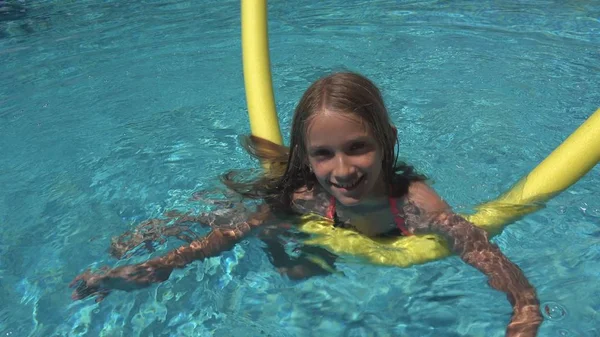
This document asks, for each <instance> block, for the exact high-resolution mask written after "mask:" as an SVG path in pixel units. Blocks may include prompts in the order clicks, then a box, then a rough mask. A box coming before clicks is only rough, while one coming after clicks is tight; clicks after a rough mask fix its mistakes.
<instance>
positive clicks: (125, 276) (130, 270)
mask: <svg viewBox="0 0 600 337" xmlns="http://www.w3.org/2000/svg"><path fill="white" fill-rule="evenodd" d="M270 216H271V212H270V210H269V207H268V206H266V205H260V206H259V207H258V209H257V211H256V212H254V213H252V214H251V216H250V217H248V220H246V221H243V222H240V223H237V224H235V225H232V226H230V227H226V228H213V229H212V230H211V231H210V232H209V233H208V234H207V235H206V236H204V237H202V238H200V239H196V240H193V241H192V242H190V243H189V244H188V245H184V246H181V247H179V248H177V249H175V250H173V251H170V252H169V253H167V254H166V255H164V256H161V257H157V258H154V259H152V260H149V261H146V262H144V263H140V264H135V265H127V266H121V267H117V268H114V269H107V268H104V269H103V270H102V271H101V272H100V273H92V272H90V271H89V270H86V271H85V272H84V273H82V274H80V275H78V276H77V277H76V278H75V279H74V280H73V281H72V282H71V284H70V285H69V286H70V287H72V288H75V290H74V291H73V294H72V296H71V297H72V298H73V299H74V300H78V299H83V298H86V297H89V296H94V295H96V296H97V298H96V301H97V302H99V301H101V300H103V299H104V297H106V296H107V295H108V294H109V293H110V291H111V290H125V291H130V290H135V289H140V288H144V287H147V286H150V285H151V284H153V283H158V282H163V281H166V280H167V279H168V278H169V276H170V275H171V272H172V271H173V269H175V268H183V267H185V266H186V265H188V264H190V263H192V262H194V261H196V260H204V259H205V258H209V257H213V256H217V255H218V254H220V253H222V252H223V251H226V250H229V249H231V248H233V247H234V245H235V244H237V243H238V242H239V241H241V240H242V239H243V238H244V237H246V236H247V235H248V234H250V232H252V231H253V230H254V229H255V228H257V227H259V226H261V225H262V224H263V223H264V222H265V221H266V220H267V219H268V218H269V217H270Z"/></svg>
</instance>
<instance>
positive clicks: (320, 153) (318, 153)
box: [311, 150, 331, 158]
mask: <svg viewBox="0 0 600 337" xmlns="http://www.w3.org/2000/svg"><path fill="white" fill-rule="evenodd" d="M311 155H312V156H313V157H317V158H327V157H329V156H331V152H330V151H327V150H316V151H314V152H312V153H311Z"/></svg>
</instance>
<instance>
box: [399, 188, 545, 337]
mask: <svg viewBox="0 0 600 337" xmlns="http://www.w3.org/2000/svg"><path fill="white" fill-rule="evenodd" d="M404 212H405V216H406V221H407V224H408V225H409V226H410V227H412V229H413V231H415V232H416V233H418V232H434V233H438V234H440V235H442V236H444V237H446V238H447V239H448V242H449V243H450V245H451V247H452V248H453V250H454V251H455V252H456V253H457V254H459V255H460V257H461V258H462V259H463V260H464V261H465V262H467V263H468V264H470V265H472V266H473V267H475V268H477V269H478V270H480V271H481V272H483V273H484V274H485V275H486V276H487V277H488V279H489V284H490V285H491V286H492V287H493V288H495V289H497V290H500V291H502V292H504V293H506V294H507V297H508V300H509V302H510V303H511V305H512V306H513V316H512V319H511V321H510V324H509V326H508V329H507V336H535V335H536V333H537V330H538V328H539V326H540V325H541V323H542V316H541V314H540V310H539V301H538V298H537V294H536V291H535V289H534V287H533V286H532V285H531V284H530V283H529V281H528V280H527V278H526V277H525V275H524V274H523V272H522V271H521V269H520V268H519V267H518V266H517V265H515V264H514V263H512V262H511V261H510V260H509V259H508V258H507V257H506V256H505V255H504V254H503V253H502V251H501V250H500V249H499V248H498V246H496V245H495V244H493V243H491V242H490V241H489V238H488V234H487V232H486V231H485V230H483V229H481V228H479V227H476V226H475V225H473V224H472V223H470V222H469V221H467V220H466V219H464V218H463V217H461V216H460V215H458V214H455V213H454V212H452V210H451V209H450V207H449V206H448V204H446V203H445V202H444V201H443V200H442V199H441V198H440V197H439V196H438V195H437V193H436V192H435V191H434V190H433V189H431V188H430V187H429V186H427V184H425V183H423V182H417V183H412V184H411V187H410V189H409V196H408V201H407V202H406V204H405V205H404Z"/></svg>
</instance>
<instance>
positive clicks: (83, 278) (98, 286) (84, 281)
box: [69, 268, 110, 302]
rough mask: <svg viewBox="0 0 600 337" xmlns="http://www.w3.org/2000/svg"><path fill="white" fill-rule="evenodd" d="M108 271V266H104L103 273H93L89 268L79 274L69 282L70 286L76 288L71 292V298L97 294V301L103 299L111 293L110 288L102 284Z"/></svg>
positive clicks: (82, 297)
mask: <svg viewBox="0 0 600 337" xmlns="http://www.w3.org/2000/svg"><path fill="white" fill-rule="evenodd" d="M107 271H108V268H103V269H102V272H101V273H97V274H92V273H91V272H90V270H89V269H88V270H86V271H84V272H83V273H81V274H79V275H77V277H75V279H73V281H71V283H69V288H75V290H73V293H72V294H71V298H72V299H73V300H74V301H76V300H82V299H84V298H86V297H89V296H94V295H97V296H98V297H97V298H96V302H100V301H102V300H103V299H104V298H105V297H106V296H108V294H109V293H110V289H106V288H104V287H103V286H102V281H103V280H104V278H105V277H106V272H107Z"/></svg>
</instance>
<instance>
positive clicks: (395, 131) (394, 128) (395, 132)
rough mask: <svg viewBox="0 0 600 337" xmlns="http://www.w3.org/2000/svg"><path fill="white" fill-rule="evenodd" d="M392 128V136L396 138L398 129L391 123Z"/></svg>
mask: <svg viewBox="0 0 600 337" xmlns="http://www.w3.org/2000/svg"><path fill="white" fill-rule="evenodd" d="M392 130H394V138H398V129H396V126H394V125H392Z"/></svg>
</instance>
